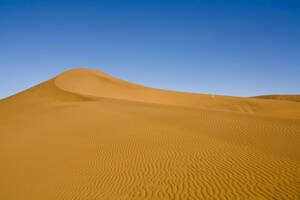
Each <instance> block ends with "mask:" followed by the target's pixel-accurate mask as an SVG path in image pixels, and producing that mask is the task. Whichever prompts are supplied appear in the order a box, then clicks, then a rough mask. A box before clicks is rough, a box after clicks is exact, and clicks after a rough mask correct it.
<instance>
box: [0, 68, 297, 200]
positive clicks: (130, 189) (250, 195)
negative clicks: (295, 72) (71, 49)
mask: <svg viewBox="0 0 300 200" xmlns="http://www.w3.org/2000/svg"><path fill="white" fill-rule="evenodd" d="M299 134H300V103H299V102H296V101H278V100H276V101H275V100H268V99H260V98H241V97H228V96H218V95H205V94H193V93H183V92H174V91H167V90H159V89H154V88H149V87H145V86H141V85H137V84H133V83H129V82H126V81H123V80H120V79H117V78H114V77H111V76H109V75H107V74H105V73H103V72H100V71H96V70H89V69H75V70H70V71H67V72H64V73H62V74H60V75H59V76H57V77H55V78H53V79H51V80H49V81H46V82H44V83H42V84H39V85H37V86H35V87H33V88H31V89H28V90H26V91H24V92H21V93H19V94H16V95H14V96H11V97H9V98H6V99H3V100H1V101H0V199H5V200H20V199H22V200H40V199H43V200H50V199H51V200H53V199H58V200H71V199H72V200H73V199H74V200H75V199H76V200H79V199H80V200H81V199H84V200H95V199H128V200H129V199H130V200H131V199H133V200H134V199H136V200H139V199H299V197H300V147H299V141H300V135H299Z"/></svg>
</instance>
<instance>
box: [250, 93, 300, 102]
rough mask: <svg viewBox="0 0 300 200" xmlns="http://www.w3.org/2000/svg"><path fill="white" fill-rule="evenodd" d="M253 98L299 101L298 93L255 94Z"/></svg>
mask: <svg viewBox="0 0 300 200" xmlns="http://www.w3.org/2000/svg"><path fill="white" fill-rule="evenodd" d="M254 98H261V99H273V100H285V101H296V102H300V95H263V96H256V97H254Z"/></svg>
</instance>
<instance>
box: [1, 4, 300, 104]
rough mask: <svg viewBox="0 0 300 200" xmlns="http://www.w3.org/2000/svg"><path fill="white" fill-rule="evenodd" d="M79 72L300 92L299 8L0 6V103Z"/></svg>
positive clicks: (196, 86)
mask: <svg viewBox="0 0 300 200" xmlns="http://www.w3.org/2000/svg"><path fill="white" fill-rule="evenodd" d="M79 67H87V68H92V69H99V70H102V71H104V72H106V73H108V74H110V75H112V76H115V77H118V78H121V79H124V80H127V81H132V82H135V83H138V84H142V85H147V86H151V87H157V88H163V89H170V90H178V91H187V92H197V93H208V94H212V93H213V94H221V95H231V96H254V95H262V94H300V1H298V0H280V1H279V0H239V1H238V0H227V1H224V0H210V1H208V0H207V1H200V0H198V1H197V0H194V1H189V0H185V1H178V0H173V1H167V0H161V1H156V0H152V1H147V0H144V1H125V0H123V1H115V0H110V1H99V0H98V1H91V0H85V1H79V0H72V1H71V0H70V1H66V0H60V1H57V0H51V1H50V0H43V1H34V0H27V1H21V0H0V98H4V97H7V96H10V95H12V94H15V93H17V92H19V91H22V90H24V89H27V88H29V87H32V86H34V85H36V84H38V83H40V82H43V81H45V80H48V79H50V78H52V77H54V76H55V75H57V74H59V73H61V72H63V71H65V70H68V69H71V68H79Z"/></svg>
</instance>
